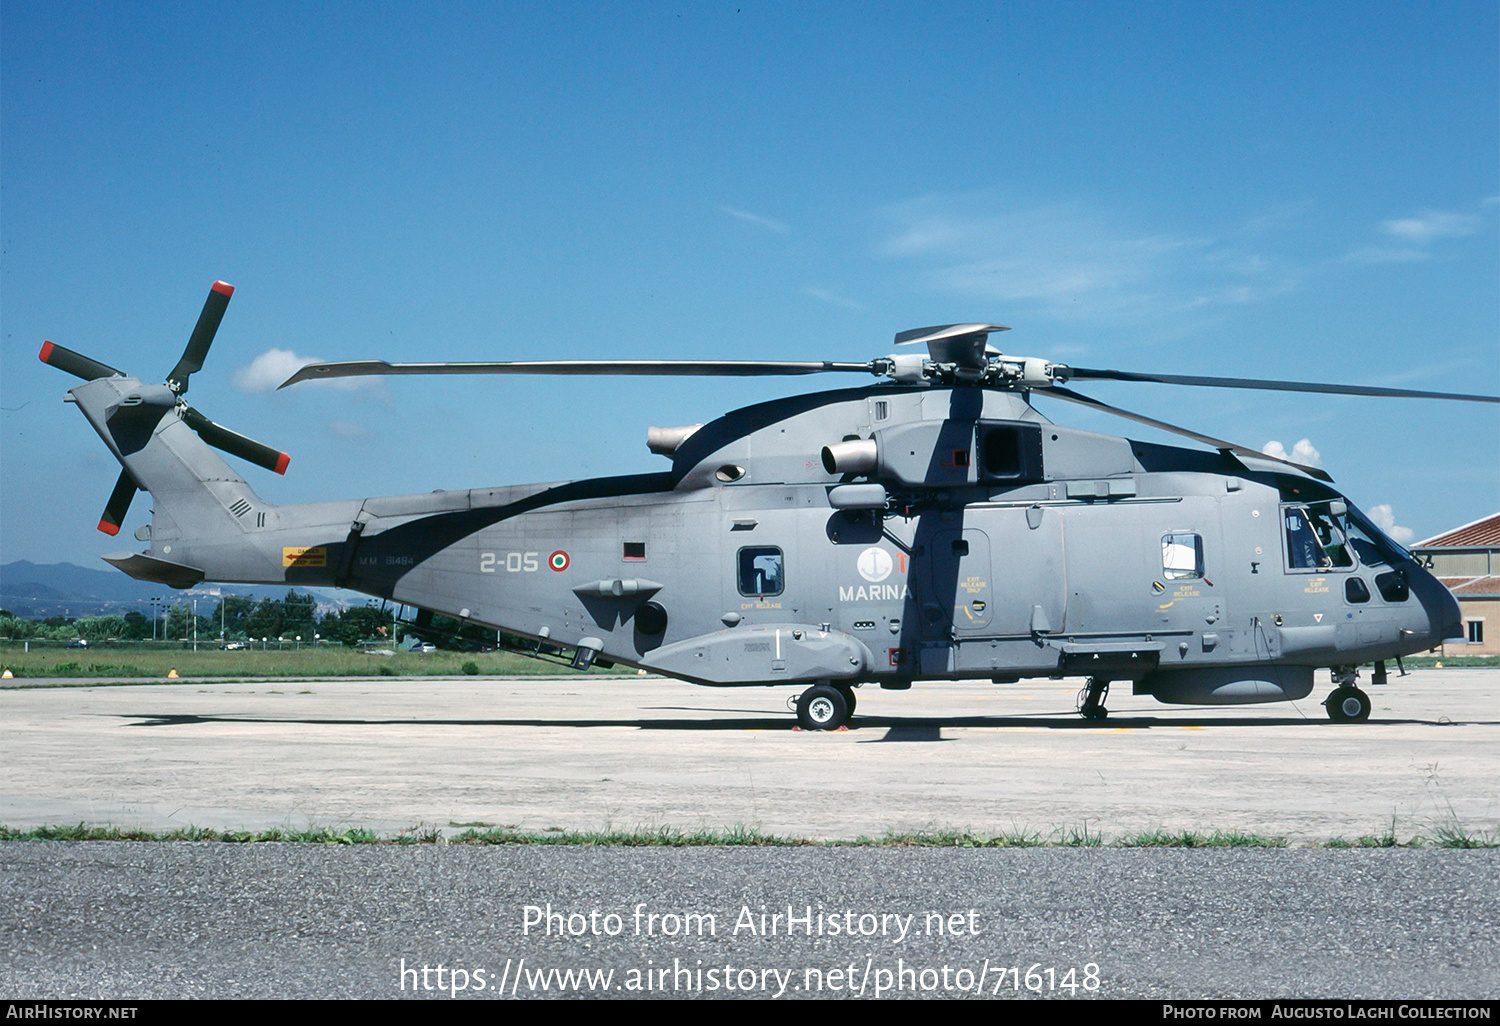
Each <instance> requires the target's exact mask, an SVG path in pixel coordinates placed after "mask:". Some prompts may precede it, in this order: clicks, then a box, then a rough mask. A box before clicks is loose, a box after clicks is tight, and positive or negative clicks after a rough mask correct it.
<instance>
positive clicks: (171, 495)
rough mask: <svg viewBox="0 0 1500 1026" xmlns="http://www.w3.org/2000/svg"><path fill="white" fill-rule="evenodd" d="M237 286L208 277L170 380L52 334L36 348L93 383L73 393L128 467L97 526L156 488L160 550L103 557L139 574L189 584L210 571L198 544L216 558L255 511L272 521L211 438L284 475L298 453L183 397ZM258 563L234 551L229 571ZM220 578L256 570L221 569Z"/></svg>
mask: <svg viewBox="0 0 1500 1026" xmlns="http://www.w3.org/2000/svg"><path fill="white" fill-rule="evenodd" d="M232 295H234V286H232V285H230V284H228V283H227V282H222V281H216V282H214V283H213V285H212V286H210V288H209V290H208V299H207V300H205V301H204V304H203V312H202V313H201V314H199V315H198V323H197V325H196V326H195V327H194V328H193V333H192V335H191V336H190V337H189V338H188V343H187V348H186V349H184V350H183V352H182V358H181V359H180V360H178V361H177V365H176V366H175V367H173V368H172V371H171V373H170V374H168V375H167V379H166V382H165V383H164V384H160V385H154V384H152V385H148V384H146V383H145V382H143V381H142V380H141V379H140V378H134V377H131V376H130V375H128V374H126V373H125V372H124V371H121V370H116V369H115V368H114V367H111V366H109V364H106V363H100V362H99V361H98V360H95V359H93V358H91V357H88V356H84V355H83V354H82V353H76V352H74V351H73V350H71V349H67V348H65V347H63V346H60V345H57V344H55V343H53V342H44V343H42V351H41V352H40V353H39V354H38V356H39V357H40V358H41V361H42V362H43V363H45V364H48V365H49V366H52V367H56V368H57V369H58V370H61V371H66V372H67V373H69V374H72V375H74V376H76V377H80V378H82V379H83V380H84V381H86V382H87V384H84V385H80V386H79V387H78V388H75V389H73V390H72V392H70V393H69V395H70V396H71V399H72V401H73V402H75V403H77V404H78V408H79V409H81V410H83V415H84V416H85V417H87V418H88V419H89V423H90V424H92V425H93V426H94V430H95V431H97V432H99V437H101V438H103V439H104V443H105V444H106V445H108V446H109V449H110V451H111V452H112V453H114V454H115V458H116V459H118V460H119V461H120V464H121V466H123V467H124V468H125V469H124V470H123V471H121V472H120V477H119V480H118V481H116V482H115V488H114V491H113V492H112V493H110V497H109V502H108V503H107V504H106V505H105V507H104V515H103V516H102V517H100V519H99V530H101V531H103V532H104V533H105V534H109V535H114V534H118V533H119V531H120V525H121V524H123V523H124V522H125V514H126V512H128V511H129V509H130V501H131V499H133V498H134V497H135V493H136V492H137V491H138V490H145V491H148V492H150V493H151V495H152V498H153V499H155V503H156V504H155V508H154V509H153V511H152V521H151V528H150V539H151V543H152V551H151V552H150V553H147V554H144V555H132V554H130V553H121V554H120V555H119V556H118V557H111V556H106V557H105V559H106V560H109V561H110V562H111V563H114V564H115V565H116V566H118V567H120V569H122V570H124V571H125V572H126V573H128V574H130V575H131V576H132V577H139V578H141V579H143V580H153V581H160V582H161V583H163V584H171V585H173V586H174V587H179V588H180V587H187V586H188V585H189V584H194V583H197V581H199V580H202V579H203V578H204V573H203V571H202V570H200V569H197V568H196V567H194V566H193V565H192V564H191V563H190V562H189V561H188V560H189V558H190V556H191V554H192V553H194V552H195V551H196V552H197V553H198V555H199V558H200V559H202V560H204V563H203V564H202V565H209V563H208V562H207V560H209V559H210V558H211V557H212V556H213V555H214V554H215V552H216V547H217V546H226V547H227V548H228V549H229V550H230V551H231V552H232V551H233V550H234V548H235V546H234V545H233V542H235V541H240V542H242V541H243V534H244V532H245V530H246V528H247V526H249V525H247V524H246V523H245V522H244V521H245V518H247V517H251V516H253V517H254V518H255V521H256V523H255V525H254V526H257V527H264V526H265V520H266V516H267V513H266V510H267V508H268V507H267V505H266V503H264V502H262V501H261V499H260V496H258V495H256V494H255V492H254V491H252V490H251V488H250V486H249V485H247V484H246V483H245V481H244V479H243V478H242V477H240V476H239V475H238V474H236V473H235V472H234V471H233V470H231V469H230V468H229V465H228V464H226V463H225V462H224V461H223V460H221V459H219V457H218V456H216V455H214V453H213V450H212V449H210V448H209V447H210V446H213V447H214V448H218V449H222V450H224V451H225V452H227V453H230V454H231V455H234V456H238V457H240V458H241V459H245V460H249V461H250V462H251V463H254V464H257V465H258V466H262V467H265V468H267V469H268V470H274V471H276V473H278V474H285V473H286V468H287V463H289V462H290V457H288V456H287V454H286V453H284V452H281V451H280V450H277V449H273V448H271V447H270V446H269V445H262V444H261V443H260V442H257V441H255V440H254V439H253V438H246V437H245V436H244V435H241V434H238V433H236V432H234V431H231V430H229V429H228V428H226V427H224V426H223V425H221V424H215V423H214V422H213V421H211V420H209V419H208V418H207V417H205V416H204V415H203V414H201V413H199V412H198V411H197V410H195V409H193V408H192V407H191V406H189V405H188V404H187V403H186V402H183V401H182V396H183V395H184V394H186V392H187V390H188V379H189V378H190V377H191V376H192V375H193V374H195V373H196V372H198V371H199V370H202V369H203V361H204V359H206V358H207V356H208V350H209V347H210V346H211V345H213V340H214V335H215V334H216V333H217V332H218V330H219V322H220V321H221V320H223V318H224V311H225V310H226V309H227V308H228V305H229V297H230V296H232ZM141 540H143V541H144V540H146V539H145V538H144V537H143V538H142V539H141ZM243 548H244V546H243V545H241V546H240V549H242V550H243ZM174 549H175V550H176V551H174ZM169 555H170V556H171V558H170V559H169V558H167V557H168V556H169ZM252 571H253V567H251V566H246V565H241V564H240V563H239V562H238V561H236V560H234V559H232V558H231V559H230V560H229V561H228V564H227V565H226V566H225V567H224V569H223V571H222V573H226V574H233V573H237V572H238V573H250V572H252ZM263 572H264V571H261V573H263ZM216 573H219V572H218V571H216ZM194 575H196V578H194ZM216 579H218V580H235V579H247V580H248V579H253V578H248V577H247V578H235V577H232V576H222V575H220V576H217V578H216ZM184 581H185V582H187V583H180V582H184Z"/></svg>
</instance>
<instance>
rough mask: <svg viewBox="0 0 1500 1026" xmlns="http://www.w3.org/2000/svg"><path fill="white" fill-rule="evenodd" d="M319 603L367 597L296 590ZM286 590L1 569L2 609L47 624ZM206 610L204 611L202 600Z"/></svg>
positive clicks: (339, 605) (342, 604) (69, 567)
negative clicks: (182, 586) (180, 585)
mask: <svg viewBox="0 0 1500 1026" xmlns="http://www.w3.org/2000/svg"><path fill="white" fill-rule="evenodd" d="M291 590H294V591H297V592H299V593H302V594H310V595H312V596H314V597H315V598H316V599H317V600H318V608H319V611H320V612H327V611H328V610H330V609H345V608H348V607H349V606H355V605H363V604H364V602H365V601H366V597H365V596H363V595H358V594H355V593H354V592H346V591H339V590H337V589H334V588H294V589H291ZM287 591H288V588H287V586H286V585H274V584H208V583H204V584H200V585H199V586H198V587H196V588H192V589H190V590H188V591H177V590H176V589H174V588H168V587H166V586H164V585H160V584H148V583H147V582H145V581H137V580H136V579H135V578H133V577H127V576H126V575H125V574H123V573H121V572H120V571H118V570H91V569H89V568H88V567H82V566H75V565H74V564H72V563H32V562H30V561H29V560H25V559H18V560H16V561H15V562H12V563H3V564H0V608H3V609H8V610H10V611H11V612H12V613H14V614H16V615H17V616H22V617H27V618H29V619H36V620H39V619H43V618H45V617H49V616H62V615H67V616H74V617H78V616H96V615H98V614H101V613H115V614H122V613H126V612H128V611H130V610H132V609H136V610H139V611H141V612H143V613H147V614H148V615H149V611H150V608H151V605H150V600H151V599H152V598H164V599H166V600H167V601H168V602H181V601H183V600H187V601H189V602H191V601H192V600H193V599H195V598H196V599H198V600H199V601H198V612H199V613H200V614H202V615H207V614H208V613H209V612H212V610H213V607H214V606H215V605H217V603H218V601H219V599H220V598H221V597H222V596H224V595H249V596H251V597H253V598H282V597H283V596H285V595H286V593H287ZM205 599H207V600H208V608H207V609H204V608H203V605H204V600H205Z"/></svg>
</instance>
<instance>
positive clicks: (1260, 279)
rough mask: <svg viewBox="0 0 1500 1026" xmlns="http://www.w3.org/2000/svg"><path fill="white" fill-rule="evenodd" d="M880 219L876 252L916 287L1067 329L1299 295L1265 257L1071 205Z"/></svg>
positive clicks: (953, 200) (986, 199)
mask: <svg viewBox="0 0 1500 1026" xmlns="http://www.w3.org/2000/svg"><path fill="white" fill-rule="evenodd" d="M879 214H880V217H881V218H882V219H883V220H884V221H886V222H887V226H888V227H887V232H886V238H885V240H884V241H883V242H882V243H881V244H880V246H879V252H880V253H881V254H882V255H883V256H886V257H889V258H892V259H899V260H903V261H910V262H913V263H918V264H920V265H925V268H924V269H923V270H922V271H920V272H919V274H920V277H919V278H918V280H919V281H923V282H925V284H926V285H927V286H928V287H929V288H932V289H934V290H936V291H939V292H950V293H957V294H959V295H962V296H969V297H973V298H976V299H980V300H986V301H994V302H998V303H1000V304H1004V305H1006V306H1013V305H1020V306H1029V307H1033V308H1040V309H1041V310H1042V311H1044V312H1045V313H1048V314H1050V315H1053V316H1058V317H1066V318H1069V319H1077V320H1085V321H1094V322H1102V321H1111V320H1117V319H1120V318H1124V317H1130V316H1132V315H1134V316H1138V317H1142V318H1144V317H1152V318H1155V317H1157V316H1159V315H1160V314H1161V313H1162V312H1163V311H1190V310H1200V309H1202V308H1204V307H1215V306H1223V305H1231V304H1241V303H1248V302H1256V301H1259V300H1261V299H1264V298H1267V297H1268V296H1270V295H1279V294H1282V293H1284V292H1287V291H1291V290H1292V289H1294V288H1295V287H1296V281H1295V280H1294V279H1293V278H1291V277H1290V276H1288V275H1287V273H1286V270H1285V268H1278V267H1277V266H1276V265H1275V263H1274V262H1273V261H1271V260H1269V259H1267V258H1266V257H1265V256H1264V255H1263V254H1260V253H1256V252H1252V251H1249V250H1245V249H1242V248H1234V247H1226V246H1225V245H1224V244H1223V243H1222V242H1220V241H1218V240H1214V239H1212V238H1208V237H1204V236H1199V235H1194V234H1185V233H1178V232H1171V231H1161V230H1158V229H1155V228H1152V227H1149V226H1139V225H1131V224H1129V223H1128V222H1127V221H1126V220H1125V219H1123V218H1120V217H1115V216H1111V215H1110V214H1108V213H1106V212H1103V211H1099V210H1095V209H1090V208H1088V207H1086V206H1085V205H1083V204H1079V203H1057V204H1041V205H1035V204H1033V205H1019V204H1015V203H1011V202H1009V201H1007V200H1005V199H1004V198H1003V197H997V196H994V195H985V194H969V195H963V196H927V197H922V198H920V199H915V200H911V201H908V202H905V203H900V204H896V205H893V206H890V207H887V208H885V209H884V210H882V211H880V212H879Z"/></svg>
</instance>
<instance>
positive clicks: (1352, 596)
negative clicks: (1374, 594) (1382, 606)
mask: <svg viewBox="0 0 1500 1026" xmlns="http://www.w3.org/2000/svg"><path fill="white" fill-rule="evenodd" d="M1344 598H1345V599H1347V600H1348V601H1350V602H1353V603H1355V604H1356V605H1357V604H1358V603H1361V602H1368V601H1370V588H1369V586H1368V585H1367V584H1365V582H1364V581H1362V580H1360V579H1359V578H1358V577H1351V578H1349V579H1348V580H1347V581H1345V582H1344Z"/></svg>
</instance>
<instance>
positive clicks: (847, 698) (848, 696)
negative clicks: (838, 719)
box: [834, 684, 859, 721]
mask: <svg viewBox="0 0 1500 1026" xmlns="http://www.w3.org/2000/svg"><path fill="white" fill-rule="evenodd" d="M834 687H836V688H838V689H839V692H840V693H841V694H842V695H843V696H844V703H845V704H846V705H847V706H848V707H849V713H848V715H847V716H845V717H844V719H845V720H846V721H847V720H852V719H854V706H855V705H856V704H858V701H859V700H858V699H856V698H855V697H854V689H853V688H851V687H842V686H840V685H838V684H835V685H834Z"/></svg>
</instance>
